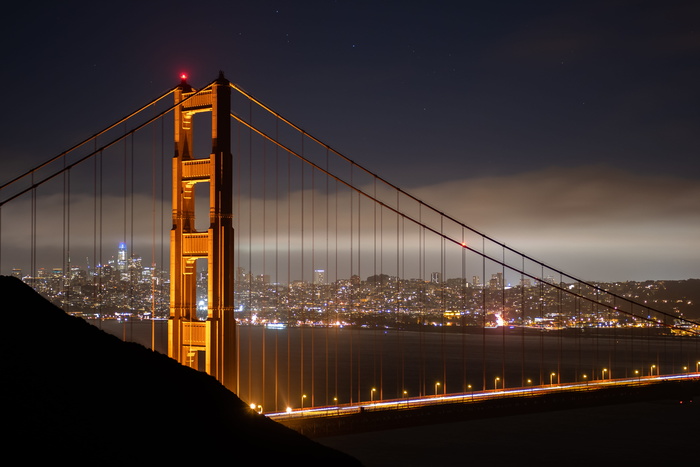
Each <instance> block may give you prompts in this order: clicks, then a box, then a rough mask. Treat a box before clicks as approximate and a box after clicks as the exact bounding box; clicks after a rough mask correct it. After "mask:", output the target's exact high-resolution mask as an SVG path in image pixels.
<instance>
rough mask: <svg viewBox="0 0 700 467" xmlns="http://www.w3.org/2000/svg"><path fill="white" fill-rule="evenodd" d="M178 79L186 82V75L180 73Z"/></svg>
mask: <svg viewBox="0 0 700 467" xmlns="http://www.w3.org/2000/svg"><path fill="white" fill-rule="evenodd" d="M180 79H181V80H182V81H186V80H187V73H180Z"/></svg>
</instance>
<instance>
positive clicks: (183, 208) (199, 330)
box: [168, 74, 237, 391]
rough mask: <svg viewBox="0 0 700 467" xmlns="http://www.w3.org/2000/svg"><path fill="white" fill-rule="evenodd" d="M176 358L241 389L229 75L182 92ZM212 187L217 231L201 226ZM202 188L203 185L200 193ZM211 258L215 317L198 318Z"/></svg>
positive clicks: (172, 346) (173, 282)
mask: <svg viewBox="0 0 700 467" xmlns="http://www.w3.org/2000/svg"><path fill="white" fill-rule="evenodd" d="M175 104H176V105H177V107H176V109H175V156H174V158H173V187H172V188H173V196H172V204H173V226H172V230H171V231H170V319H169V321H168V355H169V356H170V357H171V358H174V359H175V360H177V361H178V362H180V363H181V364H183V365H187V366H189V367H192V368H195V369H197V370H202V371H206V372H207V373H209V374H210V375H211V376H213V377H215V378H216V379H217V380H218V381H219V382H221V383H222V384H224V385H225V386H226V387H227V388H228V389H230V390H232V391H235V390H236V389H237V387H236V386H237V376H236V374H237V364H236V341H235V339H236V328H235V326H236V322H235V319H234V316H233V277H234V276H233V255H234V250H233V247H234V244H233V212H232V209H233V173H232V160H231V159H232V157H231V124H230V113H231V88H230V83H229V82H228V80H226V79H225V78H224V76H223V74H220V75H219V78H218V79H217V80H216V81H215V82H214V83H213V84H212V85H211V86H210V87H209V88H205V89H203V90H201V91H199V92H197V91H196V90H194V89H193V88H192V87H191V86H190V85H189V84H187V82H186V80H185V78H183V79H182V82H181V83H180V85H179V86H178V87H177V89H176V90H175ZM200 112H211V141H212V143H211V154H210V155H209V157H198V158H195V156H194V154H193V123H194V122H193V116H194V115H195V114H197V113H200ZM197 183H208V184H209V228H208V229H207V230H206V231H197V230H196V228H195V185H196V184H197ZM200 191H201V190H200ZM198 259H206V260H207V273H208V279H207V317H206V320H204V319H203V317H201V318H200V317H198V316H197V260H198Z"/></svg>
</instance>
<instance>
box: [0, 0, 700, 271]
mask: <svg viewBox="0 0 700 467" xmlns="http://www.w3.org/2000/svg"><path fill="white" fill-rule="evenodd" d="M3 16H4V19H5V21H4V24H3V28H2V29H1V30H0V35H1V38H2V64H3V65H2V67H1V68H0V73H1V76H2V83H3V86H4V88H5V91H4V93H3V97H4V98H3V101H4V104H5V110H4V112H3V115H2V117H0V118H2V128H3V137H2V138H1V139H0V157H2V176H1V178H2V179H3V181H4V180H7V179H9V178H11V177H12V176H13V175H15V174H17V173H19V172H20V171H23V170H26V169H28V168H30V167H32V166H33V165H35V164H36V163H38V162H40V161H43V160H46V159H48V158H49V157H51V156H53V155H55V154H57V153H59V152H61V151H62V150H64V149H66V148H68V147H70V146H72V145H73V144H75V143H76V142H79V141H81V140H82V139H84V138H85V137H87V136H89V135H91V134H93V133H95V132H96V131H98V130H99V129H101V128H102V127H104V126H106V125H107V124H109V123H111V122H113V121H115V120H116V119H117V118H119V117H121V116H123V115H126V114H127V113H129V112H130V111H132V110H134V109H136V108H138V107H140V106H141V105H142V104H145V103H146V102H148V101H149V100H151V99H152V98H154V97H156V96H157V95H159V94H160V93H162V92H164V91H165V90H167V89H169V88H170V87H172V86H174V85H175V84H177V82H178V81H179V79H178V74H179V73H181V72H186V73H188V74H189V76H190V78H189V81H190V82H191V83H192V84H193V85H195V86H201V85H204V84H206V83H209V82H210V81H211V80H213V79H214V78H215V77H216V75H217V74H218V72H219V70H222V71H223V72H224V73H225V75H226V77H227V78H228V79H229V80H231V81H232V82H234V83H236V84H238V85H240V86H241V87H243V88H244V89H246V90H247V91H249V92H250V93H252V94H253V95H254V96H255V97H257V98H259V99H260V100H262V101H263V102H265V103H266V104H268V105H269V106H271V107H272V108H274V109H275V110H277V111H278V112H280V113H281V114H282V115H284V116H285V117H287V118H289V119H290V120H292V121H293V122H294V123H295V124H297V125H299V126H301V127H302V128H304V129H305V130H306V131H308V132H309V133H311V134H313V135H314V136H316V137H318V138H319V139H321V140H322V141H324V142H326V143H327V144H329V145H330V146H332V147H333V148H335V149H337V150H339V151H340V152H342V153H343V154H345V155H346V156H348V157H349V158H351V159H353V160H355V161H356V162H358V163H359V164H361V165H364V166H365V167H367V168H368V169H370V170H372V171H374V172H375V173H377V174H379V175H380V176H382V177H383V178H385V179H387V180H388V181H390V182H392V183H394V184H395V185H398V186H400V187H401V188H403V189H405V190H407V191H409V192H411V193H413V194H415V195H416V196H417V197H418V198H420V199H422V200H424V201H426V202H428V203H429V204H432V205H434V206H435V207H437V208H438V209H440V210H442V211H444V212H446V213H448V214H450V215H452V216H454V217H457V218H459V219H460V220H462V221H463V222H464V223H466V224H467V225H470V226H473V227H475V228H476V229H478V230H480V231H482V232H484V233H487V234H488V235H490V236H491V237H493V238H496V239H497V240H500V241H502V242H504V243H506V244H508V245H510V246H513V247H514V248H516V249H519V250H522V251H524V252H526V253H528V254H529V255H530V256H533V257H535V258H538V259H541V260H543V261H545V262H546V263H549V264H552V265H554V266H557V267H559V268H561V269H563V270H564V271H566V272H569V273H571V274H574V275H576V276H579V277H582V278H583V279H587V280H645V279H687V278H698V277H700V157H698V156H700V131H699V130H700V86H699V85H698V83H700V26H699V24H700V23H699V22H698V20H699V19H700V4H698V3H697V2H693V1H685V2H674V1H665V2H629V1H603V2H597V1H585V2H554V1H552V2H547V1H543V2H516V1H512V2H507V1H504V2H470V1H330V0H328V1H299V2H290V1H287V2H283V1H265V0H261V1H255V2H233V1H227V2H224V1H213V2H204V3H196V2H180V1H168V2H160V1H158V2H128V1H127V2H110V3H107V2H70V1H67V2H32V3H24V4H15V5H13V6H11V7H9V8H7V7H6V8H5V9H4V12H3Z"/></svg>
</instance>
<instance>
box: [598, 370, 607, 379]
mask: <svg viewBox="0 0 700 467" xmlns="http://www.w3.org/2000/svg"><path fill="white" fill-rule="evenodd" d="M607 371H608V369H607V368H603V371H601V372H600V379H605V373H606V372H607Z"/></svg>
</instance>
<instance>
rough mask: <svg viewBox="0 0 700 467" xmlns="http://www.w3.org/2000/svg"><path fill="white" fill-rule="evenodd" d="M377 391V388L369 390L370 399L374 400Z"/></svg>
mask: <svg viewBox="0 0 700 467" xmlns="http://www.w3.org/2000/svg"><path fill="white" fill-rule="evenodd" d="M376 391H377V389H376V388H372V390H371V391H370V392H369V401H370V402H374V393H375V392H376Z"/></svg>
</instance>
